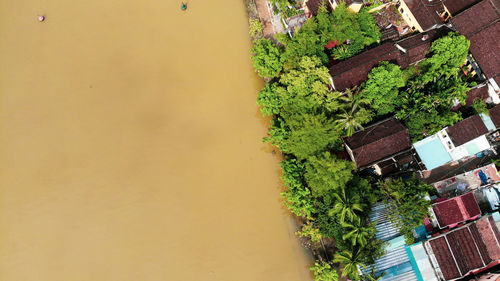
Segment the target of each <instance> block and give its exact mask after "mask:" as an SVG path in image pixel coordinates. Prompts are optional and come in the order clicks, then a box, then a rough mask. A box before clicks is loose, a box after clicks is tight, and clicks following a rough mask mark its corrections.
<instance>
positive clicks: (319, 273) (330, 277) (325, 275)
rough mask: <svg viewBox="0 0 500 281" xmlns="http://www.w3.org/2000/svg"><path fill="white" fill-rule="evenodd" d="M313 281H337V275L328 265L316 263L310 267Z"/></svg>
mask: <svg viewBox="0 0 500 281" xmlns="http://www.w3.org/2000/svg"><path fill="white" fill-rule="evenodd" d="M311 271H312V272H313V274H314V280H315V281H338V280H339V274H338V273H337V271H336V270H335V269H334V268H332V266H331V265H330V264H328V263H321V262H316V263H314V266H312V267H311Z"/></svg>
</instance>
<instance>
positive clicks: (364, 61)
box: [330, 42, 406, 91]
mask: <svg viewBox="0 0 500 281" xmlns="http://www.w3.org/2000/svg"><path fill="white" fill-rule="evenodd" d="M399 52H400V51H399V50H398V49H397V48H396V47H394V45H393V44H392V43H389V42H388V43H384V44H382V45H380V46H378V47H375V48H373V49H370V50H367V51H365V52H363V53H361V54H359V55H357V56H354V57H352V58H350V59H347V60H345V61H341V62H339V63H337V64H335V65H332V66H331V67H330V75H331V76H332V78H333V84H334V85H335V89H336V90H337V91H343V90H345V89H347V88H352V87H354V86H356V85H359V84H361V82H363V81H365V80H366V79H367V78H368V73H369V72H370V70H371V69H372V68H373V67H375V66H376V65H378V64H379V63H380V62H382V61H391V62H396V63H398V62H399V60H400V54H399ZM405 67H406V66H405Z"/></svg>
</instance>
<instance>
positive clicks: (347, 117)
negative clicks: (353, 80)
mask: <svg viewBox="0 0 500 281" xmlns="http://www.w3.org/2000/svg"><path fill="white" fill-rule="evenodd" d="M340 99H341V100H342V103H343V105H342V106H341V109H340V113H338V114H337V115H336V116H335V117H336V121H335V123H336V124H337V126H338V127H339V128H340V129H342V130H345V131H346V135H347V136H348V137H350V136H352V134H354V132H355V131H356V130H361V129H363V126H362V125H363V124H364V123H367V122H369V121H370V120H371V119H372V115H373V114H372V113H371V112H370V111H369V110H367V109H366V108H365V106H366V105H367V103H368V101H367V100H366V99H362V98H357V97H356V96H354V94H353V93H352V91H350V90H346V93H345V95H343V96H342V97H340Z"/></svg>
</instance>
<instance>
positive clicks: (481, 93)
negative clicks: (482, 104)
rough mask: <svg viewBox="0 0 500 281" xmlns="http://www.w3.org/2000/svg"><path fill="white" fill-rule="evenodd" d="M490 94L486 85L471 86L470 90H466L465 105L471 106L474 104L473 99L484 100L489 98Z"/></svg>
mask: <svg viewBox="0 0 500 281" xmlns="http://www.w3.org/2000/svg"><path fill="white" fill-rule="evenodd" d="M489 97H490V95H489V94H488V86H487V85H480V86H478V87H475V88H472V89H471V90H470V91H468V92H467V101H466V105H467V106H471V105H473V104H474V101H475V100H483V101H484V100H486V99H487V98H489Z"/></svg>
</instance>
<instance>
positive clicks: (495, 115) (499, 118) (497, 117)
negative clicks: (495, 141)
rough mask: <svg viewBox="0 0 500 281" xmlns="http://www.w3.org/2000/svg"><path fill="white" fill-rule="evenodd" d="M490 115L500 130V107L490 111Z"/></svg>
mask: <svg viewBox="0 0 500 281" xmlns="http://www.w3.org/2000/svg"><path fill="white" fill-rule="evenodd" d="M489 113H490V118H491V120H492V122H493V124H494V125H495V127H497V128H500V105H497V106H495V107H493V108H492V109H490V110H489Z"/></svg>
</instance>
